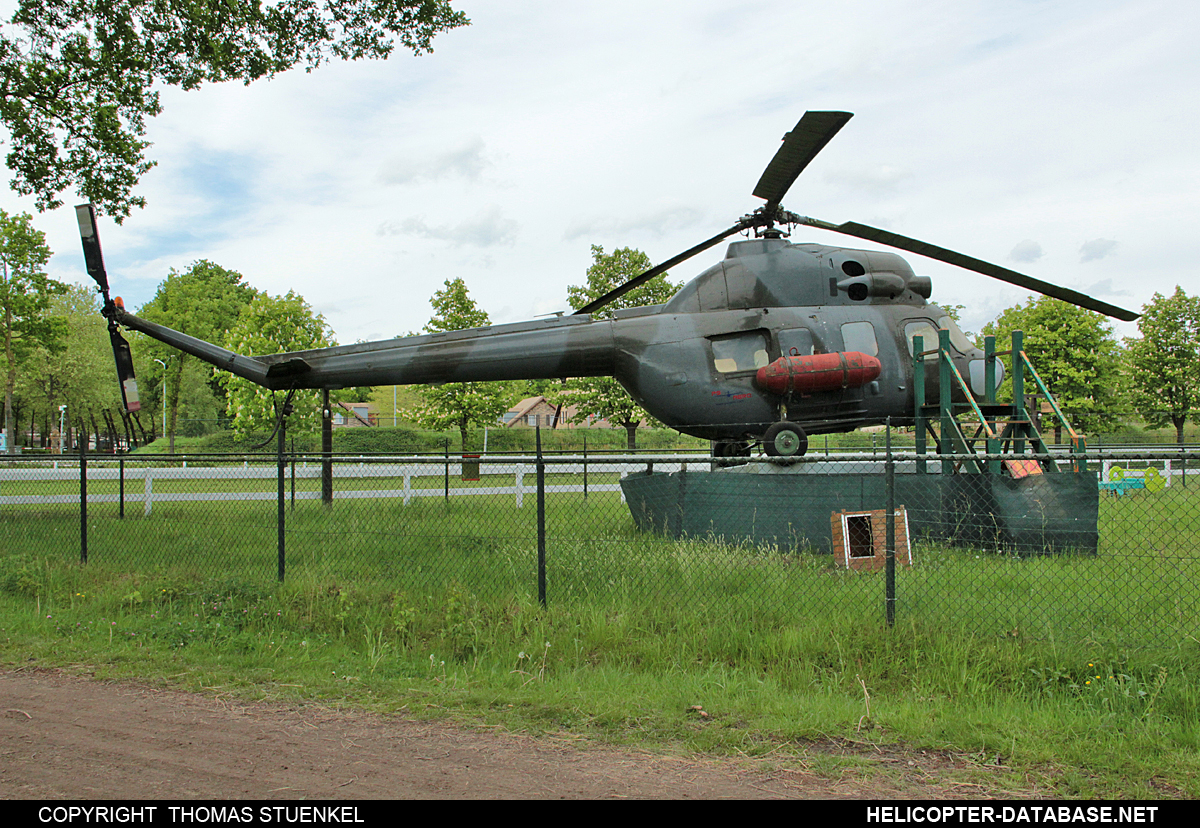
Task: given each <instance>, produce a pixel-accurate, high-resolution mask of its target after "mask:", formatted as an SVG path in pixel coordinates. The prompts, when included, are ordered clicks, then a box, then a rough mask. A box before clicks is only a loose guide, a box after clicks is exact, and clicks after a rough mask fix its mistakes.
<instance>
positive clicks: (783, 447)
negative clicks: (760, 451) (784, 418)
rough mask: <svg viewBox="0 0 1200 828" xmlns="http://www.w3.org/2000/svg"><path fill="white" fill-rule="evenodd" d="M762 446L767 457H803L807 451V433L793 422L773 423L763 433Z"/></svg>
mask: <svg viewBox="0 0 1200 828" xmlns="http://www.w3.org/2000/svg"><path fill="white" fill-rule="evenodd" d="M763 448H764V449H766V452H767V456H768V457H779V458H783V459H795V458H797V457H803V456H804V454H805V452H807V451H808V435H807V434H805V433H804V429H802V428H801V427H800V426H798V425H796V424H795V423H787V422H784V423H775V425H773V426H771V427H770V428H768V429H767V433H766V434H764V435H763Z"/></svg>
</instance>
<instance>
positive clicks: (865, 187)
mask: <svg viewBox="0 0 1200 828" xmlns="http://www.w3.org/2000/svg"><path fill="white" fill-rule="evenodd" d="M908 178H912V173H911V172H909V171H908V170H905V169H901V168H900V167H892V166H889V165H887V164H878V165H874V166H865V167H859V168H857V169H853V170H850V169H844V170H838V171H834V172H830V173H827V174H826V175H825V180H826V181H827V182H829V183H831V184H836V185H844V186H847V187H850V188H852V189H855V190H862V191H866V192H867V193H871V194H874V195H886V194H889V193H894V192H897V191H898V190H899V189H900V184H901V182H903V181H904V180H905V179H908Z"/></svg>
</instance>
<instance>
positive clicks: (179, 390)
mask: <svg viewBox="0 0 1200 828" xmlns="http://www.w3.org/2000/svg"><path fill="white" fill-rule="evenodd" d="M243 278H244V277H243V276H242V274H240V273H238V272H237V271H236V270H227V269H226V268H223V267H221V266H220V265H218V264H215V263H213V262H210V261H207V260H205V259H201V260H199V261H196V262H193V263H192V264H191V265H189V266H188V268H187V270H185V271H183V272H182V273H180V272H179V271H176V270H175V269H174V268H172V269H171V271H170V273H168V274H167V278H166V279H165V280H163V282H162V283H161V284H160V285H159V286H158V291H157V292H156V293H155V294H154V298H153V299H151V300H150V301H149V302H147V303H146V304H144V305H142V307H141V310H139V311H138V315H139V316H141V317H142V318H143V319H147V320H149V321H151V322H157V323H158V324H160V325H165V326H166V327H168V328H173V329H175V330H177V331H183V332H184V333H186V334H188V335H190V336H194V337H197V338H198V339H204V340H207V341H209V342H220V341H222V340H223V339H224V338H225V336H226V333H227V332H228V331H230V330H231V329H232V328H233V327H234V325H235V324H236V323H237V320H238V315H239V314H240V313H241V312H242V309H243V308H245V307H246V306H247V305H249V304H250V302H251V301H252V300H253V299H254V297H255V296H257V295H258V291H257V290H255V289H254V288H252V287H250V285H248V284H246V282H244V281H243ZM138 344H139V348H138V351H139V354H141V353H144V354H146V355H147V356H148V357H149V359H146V360H145V363H144V367H143V370H144V372H145V379H146V380H147V382H146V392H147V394H146V399H147V400H150V399H152V398H153V397H158V399H159V400H160V402H161V400H162V393H163V390H164V388H165V391H166V394H167V401H166V402H167V417H168V421H167V427H166V432H167V435H168V436H169V438H170V441H171V445H172V446H173V445H174V443H175V434H176V427H177V423H178V421H179V414H180V410H181V409H184V410H185V411H187V413H190V414H192V415H193V417H195V416H197V415H199V416H200V417H201V418H204V415H206V414H209V412H214V413H215V412H216V411H223V410H224V409H225V406H226V399H225V393H224V389H223V387H222V386H221V383H220V381H219V379H218V376H219V375H218V372H217V370H216V369H215V368H213V367H212V366H209V365H204V366H203V367H201V368H199V369H198V370H199V371H200V373H201V375H202V376H203V377H204V378H205V379H206V381H207V382H208V385H209V388H208V392H207V396H205V393H204V390H203V389H201V388H199V387H197V386H196V384H195V382H194V378H195V374H196V371H197V368H196V365H197V363H196V359H195V358H194V357H192V356H189V355H188V354H185V353H184V352H183V351H179V350H176V349H175V348H172V347H171V346H169V345H164V344H162V343H160V342H157V341H155V340H152V339H150V338H149V337H143V338H142V339H141V340H140V342H139V343H138ZM155 360H161V362H162V363H164V364H165V365H166V368H165V369H164V368H163V367H162V366H161V365H160V364H159V362H156V361H155ZM152 392H157V393H153V396H152Z"/></svg>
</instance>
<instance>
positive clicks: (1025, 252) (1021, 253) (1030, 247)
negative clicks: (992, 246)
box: [1008, 239, 1045, 264]
mask: <svg viewBox="0 0 1200 828" xmlns="http://www.w3.org/2000/svg"><path fill="white" fill-rule="evenodd" d="M1043 255H1045V253H1044V251H1043V250H1042V246H1041V245H1040V244H1038V243H1037V242H1035V241H1034V240H1033V239H1025V241H1023V242H1020V243H1019V244H1018V245H1017V246H1016V247H1014V248H1013V249H1012V252H1011V253H1009V254H1008V258H1010V259H1012V260H1013V261H1014V262H1023V263H1025V264H1028V263H1029V262H1036V261H1037V260H1038V259H1040V258H1042V256H1043Z"/></svg>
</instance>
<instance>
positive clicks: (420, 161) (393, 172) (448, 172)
mask: <svg viewBox="0 0 1200 828" xmlns="http://www.w3.org/2000/svg"><path fill="white" fill-rule="evenodd" d="M484 149H485V146H484V143H483V138H481V137H479V136H478V135H476V136H474V137H472V138H471V139H469V140H468V141H467V142H466V143H465V144H462V145H461V146H458V147H456V148H454V149H451V150H449V151H447V152H443V153H439V154H438V155H435V156H433V157H425V158H412V157H407V156H406V157H403V158H396V159H394V160H393V161H392V162H391V163H390V164H388V165H387V166H386V167H385V168H384V169H382V170H380V171H379V179H380V180H381V181H382V182H383V183H384V184H396V185H404V184H412V183H415V182H418V181H436V180H437V179H439V178H450V177H456V176H457V177H462V178H465V179H467V180H468V181H474V180H476V179H478V178H479V176H480V175H481V174H482V173H483V171H484V170H485V169H487V168H488V167H489V166H491V161H489V160H488V159H487V158H486V157H485V155H484Z"/></svg>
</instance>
